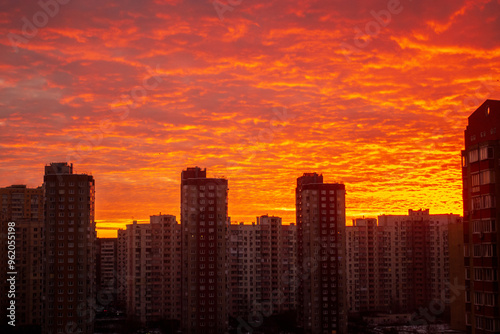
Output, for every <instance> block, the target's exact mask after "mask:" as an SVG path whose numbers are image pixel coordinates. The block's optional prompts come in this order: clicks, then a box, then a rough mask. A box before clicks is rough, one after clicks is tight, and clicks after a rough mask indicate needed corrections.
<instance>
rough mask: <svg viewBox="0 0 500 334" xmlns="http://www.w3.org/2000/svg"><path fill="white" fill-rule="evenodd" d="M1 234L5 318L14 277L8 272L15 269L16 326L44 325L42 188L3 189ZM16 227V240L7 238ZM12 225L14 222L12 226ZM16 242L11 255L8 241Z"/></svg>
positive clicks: (0, 290) (0, 292)
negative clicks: (11, 260)
mask: <svg viewBox="0 0 500 334" xmlns="http://www.w3.org/2000/svg"><path fill="white" fill-rule="evenodd" d="M0 209H1V211H0V231H1V232H0V236H1V240H2V242H1V244H2V249H1V250H0V260H1V264H2V268H4V270H2V271H1V272H0V280H1V282H2V283H1V284H0V295H1V296H2V298H0V308H1V310H2V311H1V312H0V314H1V315H2V319H6V320H7V321H9V318H7V312H8V313H10V311H8V310H7V307H9V306H10V305H9V304H10V300H11V298H8V296H7V295H8V291H9V290H10V281H7V279H8V278H10V277H11V275H10V274H8V272H16V275H15V276H16V282H15V287H16V289H15V290H16V291H15V298H14V299H13V300H15V303H16V304H15V308H16V310H15V313H16V317H15V318H16V321H15V325H16V328H18V329H20V328H23V327H25V326H30V327H31V328H33V329H34V328H35V327H39V328H41V325H42V322H43V309H44V308H43V299H42V298H43V283H44V279H45V277H44V273H45V268H44V265H43V261H44V260H45V249H44V246H43V245H44V240H45V238H44V222H43V188H42V187H38V188H28V187H26V186H25V185H13V186H10V187H6V188H0ZM9 223H10V226H12V227H13V228H14V236H15V239H13V238H12V235H11V236H9V238H10V239H9V240H8V239H7V237H8V228H9ZM12 224H13V225H12ZM7 241H9V242H10V243H11V244H10V245H12V246H13V245H14V244H12V242H13V241H14V242H15V247H13V248H12V250H14V252H12V253H11V254H8V246H7V245H8V243H7ZM8 255H15V264H14V268H13V269H14V270H7V268H9V266H8V262H7V260H8Z"/></svg>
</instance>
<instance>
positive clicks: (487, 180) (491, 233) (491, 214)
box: [462, 100, 500, 334]
mask: <svg viewBox="0 0 500 334" xmlns="http://www.w3.org/2000/svg"><path fill="white" fill-rule="evenodd" d="M499 158H500V101H497V100H486V101H485V102H484V103H483V104H482V105H481V106H480V107H479V108H477V109H476V111H474V112H473V113H472V114H471V115H470V116H469V119H468V124H467V128H466V130H465V149H464V150H463V151H462V178H463V207H464V228H463V230H464V255H465V258H464V265H465V285H466V295H465V303H466V304H465V305H466V308H465V311H466V314H465V315H466V317H465V319H466V327H467V333H473V334H478V333H498V332H499V331H500V305H499V302H500V301H499V295H500V278H499V276H498V274H499V273H498V267H499V265H500V263H499V256H498V240H500V235H499V230H500V229H498V228H497V227H496V225H497V224H496V222H497V221H500V220H499V218H500V217H499V215H500V211H499V210H498V207H499V205H498V200H499V199H500V188H499V187H498V182H497V181H498V180H500V167H499V161H500V160H499Z"/></svg>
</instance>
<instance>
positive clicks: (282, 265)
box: [228, 215, 296, 322]
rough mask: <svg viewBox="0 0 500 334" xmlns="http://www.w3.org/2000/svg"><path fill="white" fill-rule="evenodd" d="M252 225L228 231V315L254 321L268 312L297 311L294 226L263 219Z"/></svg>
mask: <svg viewBox="0 0 500 334" xmlns="http://www.w3.org/2000/svg"><path fill="white" fill-rule="evenodd" d="M256 220H257V222H256V223H252V224H246V225H245V224H243V223H240V224H231V225H230V231H229V252H228V261H229V267H230V272H229V289H230V300H229V314H230V315H231V316H233V317H234V318H238V317H242V318H243V319H244V321H247V322H251V321H252V319H251V316H252V315H253V314H256V313H257V312H262V310H263V309H265V310H266V314H279V313H283V312H286V311H292V310H295V308H296V300H295V299H296V298H295V288H296V287H295V286H294V283H295V274H296V271H295V267H296V264H295V262H296V255H295V243H296V228H295V224H292V225H283V224H282V221H281V218H280V217H274V216H267V215H265V216H260V217H257V219H256Z"/></svg>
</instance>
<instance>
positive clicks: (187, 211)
mask: <svg viewBox="0 0 500 334" xmlns="http://www.w3.org/2000/svg"><path fill="white" fill-rule="evenodd" d="M227 193H228V182H227V180H226V179H221V178H207V172H206V169H201V168H199V167H194V168H188V169H186V170H184V171H183V172H182V174H181V229H182V233H181V235H182V322H181V323H182V328H183V331H184V332H185V333H188V334H191V333H221V334H222V333H225V332H226V329H227V321H228V320H227V319H228V317H227V312H228V304H227V301H228V289H227V282H226V279H227V276H228V271H227V269H228V268H227V254H226V244H227V240H226V235H228V228H229V227H228V222H229V220H228V216H227Z"/></svg>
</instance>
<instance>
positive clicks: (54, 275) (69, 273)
mask: <svg viewBox="0 0 500 334" xmlns="http://www.w3.org/2000/svg"><path fill="white" fill-rule="evenodd" d="M43 186H44V189H45V194H44V206H45V207H44V208H45V210H44V211H45V229H44V233H45V254H46V262H45V270H46V280H45V287H44V289H45V296H44V298H45V302H46V303H45V305H46V307H45V316H44V318H45V324H44V333H47V334H51V333H54V334H55V333H67V332H72V333H87V334H92V333H93V327H94V311H95V307H94V305H95V296H96V282H95V281H96V276H95V275H96V272H95V268H96V262H95V250H96V241H95V240H96V231H95V221H94V210H95V182H94V178H93V177H92V176H91V175H87V174H76V173H74V172H73V164H71V165H68V164H67V163H51V164H50V165H48V166H45V176H44V185H43Z"/></svg>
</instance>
